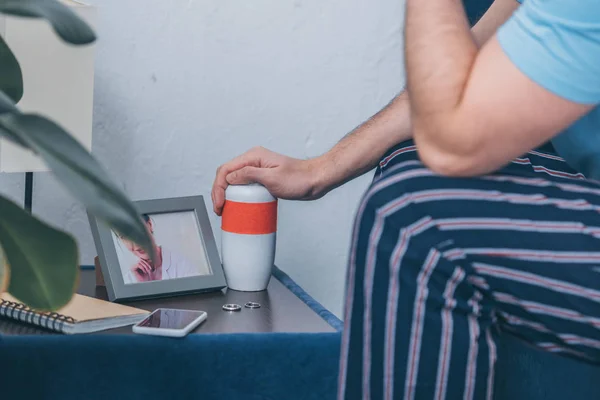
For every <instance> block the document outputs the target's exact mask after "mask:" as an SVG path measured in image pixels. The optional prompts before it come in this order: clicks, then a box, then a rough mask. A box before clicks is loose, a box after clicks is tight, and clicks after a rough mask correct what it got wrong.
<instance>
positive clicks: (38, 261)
mask: <svg viewBox="0 0 600 400" xmlns="http://www.w3.org/2000/svg"><path fill="white" fill-rule="evenodd" d="M0 242H1V243H2V247H3V248H4V253H5V257H6V260H7V262H8V265H11V266H12V267H11V277H10V282H9V284H8V292H9V293H10V294H11V295H12V296H13V297H15V298H17V299H18V300H19V301H22V302H23V303H25V304H27V305H28V306H29V307H32V308H35V309H39V310H43V311H55V310H57V309H59V308H60V307H62V306H64V305H65V304H67V303H68V302H69V300H70V299H71V297H72V295H73V292H74V290H75V285H76V283H77V276H78V267H79V265H78V264H79V255H78V253H77V244H76V243H75V240H74V239H73V238H72V237H71V236H70V235H68V234H66V233H64V232H61V231H59V230H57V229H54V228H52V227H51V226H49V225H47V224H45V223H43V222H41V221H39V220H37V219H36V218H35V217H33V216H32V215H30V214H29V213H28V212H26V211H24V210H23V209H22V208H21V207H19V206H17V205H16V204H14V203H13V202H11V201H9V200H7V199H5V198H3V197H0Z"/></svg>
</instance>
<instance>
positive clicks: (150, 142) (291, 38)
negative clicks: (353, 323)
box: [0, 0, 404, 315]
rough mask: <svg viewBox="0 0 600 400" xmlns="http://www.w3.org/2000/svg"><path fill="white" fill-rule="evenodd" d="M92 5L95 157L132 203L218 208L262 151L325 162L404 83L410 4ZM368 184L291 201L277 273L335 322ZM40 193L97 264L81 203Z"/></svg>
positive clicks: (179, 1)
mask: <svg viewBox="0 0 600 400" xmlns="http://www.w3.org/2000/svg"><path fill="white" fill-rule="evenodd" d="M90 2H91V3H92V4H95V5H97V6H98V7H99V28H98V34H99V38H100V41H99V43H98V53H97V60H96V86H95V105H94V141H93V152H94V153H95V155H96V156H97V157H98V158H99V159H100V160H101V162H102V163H103V164H104V165H105V166H106V168H107V169H108V171H109V172H110V174H111V175H112V176H113V177H115V179H118V180H119V181H120V182H122V184H123V185H124V187H125V189H126V191H127V193H128V194H129V195H130V196H131V197H132V198H134V199H147V198H157V197H169V196H182V195H197V194H201V195H204V196H205V198H206V199H207V200H208V201H210V186H211V184H212V179H213V176H214V172H215V169H216V168H217V166H218V165H219V164H221V163H222V162H224V161H227V160H228V159H230V158H231V157H233V156H235V155H237V154H239V153H241V152H243V151H245V150H247V149H248V148H250V147H252V146H255V145H262V146H265V147H267V148H270V149H272V150H275V151H278V152H282V153H285V154H288V155H291V156H295V157H301V158H302V157H312V156H316V155H318V154H321V153H322V152H324V151H326V150H328V149H329V148H330V147H331V146H333V145H334V144H335V143H336V142H337V141H338V140H339V139H340V138H341V137H342V136H343V135H344V134H345V133H347V132H348V131H349V130H351V129H353V128H354V127H355V126H356V125H357V124H359V123H360V122H362V121H363V120H365V119H366V118H368V117H369V116H370V115H372V114H373V113H374V112H376V111H377V110H378V109H380V108H381V107H382V106H383V105H385V104H386V103H387V102H388V101H389V100H390V99H391V98H392V97H393V95H394V94H395V93H397V91H398V90H399V89H400V87H401V86H402V84H403V79H404V76H403V58H402V41H401V39H402V22H403V8H404V7H403V2H402V1H394V0H381V1H378V2H375V3H373V2H368V1H358V0H320V1H316V0H314V1H305V0H294V1H292V0H282V1H277V2H273V1H268V0H254V1H231V0H225V1H223V0H204V1H199V0H197V1H195V0H176V1H175V0H145V1H143V2H140V1H135V0H102V1H100V0H94V1H90ZM369 179H370V176H364V177H363V178H362V179H359V180H356V181H354V182H352V183H350V184H348V185H346V186H344V187H342V188H340V189H338V190H337V191H335V192H334V193H332V194H330V195H328V196H326V197H325V198H324V199H322V200H319V201H316V202H311V203H294V202H282V203H281V206H280V223H279V239H278V247H277V251H278V254H277V264H278V265H279V266H280V267H281V268H282V269H284V270H285V271H286V272H288V273H289V274H290V275H291V276H292V277H293V278H294V279H296V280H297V281H298V282H299V284H300V285H302V286H303V287H304V288H306V290H307V291H308V292H309V293H310V294H312V295H313V296H315V297H316V299H317V300H319V301H321V302H322V303H323V304H324V305H325V306H326V307H328V308H329V309H331V310H332V311H334V312H335V313H336V314H338V315H340V314H341V310H342V298H343V289H344V277H345V270H346V257H347V250H348V244H349V236H350V229H351V225H352V218H353V214H354V212H355V210H356V207H357V204H358V201H359V199H360V196H361V194H362V192H363V190H364V188H365V187H366V185H367V183H368V180H369ZM22 180H23V177H22V176H21V175H4V176H0V191H2V192H3V193H5V194H8V195H10V196H11V197H13V198H15V199H17V200H19V201H21V199H22V194H21V192H22V190H23V184H22ZM34 196H35V197H34V208H35V212H36V214H38V215H40V216H41V217H43V218H44V219H45V220H47V221H49V222H51V223H53V224H55V225H58V226H61V227H64V228H65V229H67V230H69V231H70V232H72V233H74V234H75V235H76V237H77V239H78V240H79V244H80V249H81V261H82V263H84V264H89V263H91V262H92V258H93V256H94V253H95V250H94V245H93V241H92V237H91V233H90V230H89V226H88V223H87V219H86V217H85V214H84V211H83V208H82V207H81V206H80V205H79V204H78V203H75V202H74V201H73V199H72V198H71V197H70V196H69V195H67V194H66V193H65V192H64V190H63V189H62V188H61V187H60V186H59V185H58V184H57V183H56V182H55V181H54V179H53V178H52V177H51V176H49V175H48V174H38V175H36V186H35V194H34ZM208 201H207V203H208ZM211 217H212V224H213V230H214V231H215V235H216V236H217V239H219V232H218V228H219V221H218V219H217V218H215V217H214V216H213V215H212V213H211Z"/></svg>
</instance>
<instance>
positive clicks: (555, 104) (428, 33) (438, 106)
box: [406, 0, 592, 176]
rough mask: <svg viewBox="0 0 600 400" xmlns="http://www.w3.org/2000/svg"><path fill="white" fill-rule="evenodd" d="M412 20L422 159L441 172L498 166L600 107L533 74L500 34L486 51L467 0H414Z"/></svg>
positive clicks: (410, 61) (414, 99)
mask: <svg viewBox="0 0 600 400" xmlns="http://www.w3.org/2000/svg"><path fill="white" fill-rule="evenodd" d="M406 21H407V22H406V60H407V81H408V91H409V92H410V94H411V97H410V106H411V120H412V123H413V127H414V129H413V134H414V139H415V142H416V144H417V147H418V151H419V155H420V157H421V159H422V161H423V162H424V163H425V164H426V165H427V166H428V167H430V168H431V169H432V170H434V171H436V172H439V173H441V174H445V175H451V176H472V175H479V174H484V173H488V172H491V171H494V170H496V169H498V168H500V167H501V166H503V165H504V164H506V163H507V162H509V161H510V160H511V159H513V158H514V157H517V156H519V155H521V154H523V153H524V152H526V151H528V150H530V149H532V148H534V147H536V146H538V145H540V144H542V143H544V142H546V141H547V140H549V139H551V138H552V137H553V136H555V135H556V134H557V133H559V132H560V131H562V130H563V129H564V128H566V127H568V126H569V125H570V124H572V123H573V122H574V121H576V120H577V119H579V118H580V117H581V116H583V115H584V114H585V113H587V112H588V111H589V110H590V109H591V107H592V105H590V104H581V103H575V102H572V101H569V100H567V99H565V98H564V97H559V96H557V95H556V94H553V93H552V92H550V91H549V90H546V89H545V88H543V87H542V86H540V85H538V84H537V83H535V82H534V81H532V80H531V79H530V78H528V77H527V76H525V75H524V74H523V73H522V72H521V71H520V70H519V69H518V68H517V67H516V66H515V65H514V64H513V63H512V62H511V60H509V58H508V57H507V56H506V54H505V53H504V51H503V50H502V48H501V46H500V44H499V42H498V39H497V37H496V35H494V36H492V38H491V39H490V40H489V41H487V42H486V43H485V44H484V45H483V46H482V47H481V48H478V46H477V40H476V39H474V37H473V35H472V33H471V32H470V31H469V27H468V25H467V20H466V18H465V15H464V11H463V8H462V4H461V1H460V0H445V1H434V2H427V1H420V0H407V14H406ZM536 40H538V41H539V38H537V39H536ZM536 43H537V42H536ZM514 45H515V46H519V44H517V43H515V44H514ZM544 51H546V50H544ZM531 57H535V55H531Z"/></svg>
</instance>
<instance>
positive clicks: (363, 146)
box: [316, 0, 519, 193]
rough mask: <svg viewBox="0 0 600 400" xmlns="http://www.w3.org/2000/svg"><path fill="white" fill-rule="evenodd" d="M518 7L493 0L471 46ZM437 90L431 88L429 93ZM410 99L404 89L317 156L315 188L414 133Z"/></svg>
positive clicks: (361, 168) (342, 179)
mask: <svg viewBox="0 0 600 400" xmlns="http://www.w3.org/2000/svg"><path fill="white" fill-rule="evenodd" d="M436 3H437V2H436ZM456 3H460V1H456ZM518 7H519V3H518V2H517V1H516V0H496V1H495V2H494V3H493V4H492V5H491V6H490V8H489V9H488V10H487V12H486V13H485V15H484V16H483V17H482V18H481V19H480V20H479V21H478V22H477V24H475V26H474V27H473V28H472V30H471V33H470V34H469V37H470V38H471V40H472V43H473V44H474V46H476V47H479V46H482V45H483V44H484V43H485V42H486V41H487V40H488V39H489V38H490V37H492V35H493V34H494V33H495V32H496V30H497V29H498V27H500V26H501V25H502V24H503V23H504V22H505V21H506V20H507V19H508V18H509V17H510V16H511V15H512V13H513V12H514V11H515V10H516V9H517V8H518ZM463 18H464V17H463ZM465 23H466V21H465ZM467 30H468V27H467ZM450 57H452V55H450ZM438 65H439V64H438ZM408 92H410V89H409V90H408ZM438 93H439V91H438V90H434V91H433V92H432V93H431V94H432V95H436V94H438ZM410 103H411V102H410V100H409V95H408V93H407V92H406V91H404V92H403V93H401V94H400V95H398V96H397V97H396V98H395V99H394V100H393V101H392V102H391V103H390V104H388V105H387V106H386V107H385V108H384V109H383V110H381V111H380V112H379V113H377V114H375V116H373V117H372V118H371V119H369V120H368V121H367V122H365V123H364V124H362V125H361V126H359V127H358V128H357V129H356V130H354V131H352V132H351V133H350V134H348V135H347V136H345V137H344V138H343V139H342V140H341V141H340V142H339V143H338V144H337V145H336V146H334V147H333V148H332V149H331V150H330V151H329V152H328V153H326V154H324V155H323V156H321V157H319V158H318V162H319V163H321V164H322V171H323V172H324V174H323V176H321V179H320V181H319V187H318V188H317V190H316V191H317V192H319V193H322V192H326V191H329V190H331V189H333V188H334V187H337V186H341V185H342V184H344V183H346V182H348V181H350V180H352V179H354V178H356V177H357V176H360V175H362V174H364V173H365V172H367V171H369V170H371V169H372V168H374V167H375V166H376V165H377V163H378V162H379V160H380V159H381V157H382V156H383V155H384V153H385V152H386V151H387V150H388V149H389V148H390V147H392V146H394V145H396V144H398V143H400V142H402V141H405V140H408V139H410V138H411V137H412V136H413V132H412V124H411V110H410Z"/></svg>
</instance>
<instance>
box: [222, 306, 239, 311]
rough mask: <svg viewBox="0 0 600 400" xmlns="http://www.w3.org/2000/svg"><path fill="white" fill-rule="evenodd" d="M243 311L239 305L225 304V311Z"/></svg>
mask: <svg viewBox="0 0 600 400" xmlns="http://www.w3.org/2000/svg"><path fill="white" fill-rule="evenodd" d="M241 309H242V307H241V306H239V305H238V304H225V305H223V310H225V311H240V310H241Z"/></svg>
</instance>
